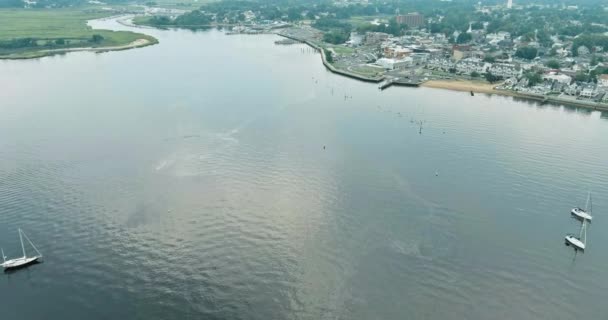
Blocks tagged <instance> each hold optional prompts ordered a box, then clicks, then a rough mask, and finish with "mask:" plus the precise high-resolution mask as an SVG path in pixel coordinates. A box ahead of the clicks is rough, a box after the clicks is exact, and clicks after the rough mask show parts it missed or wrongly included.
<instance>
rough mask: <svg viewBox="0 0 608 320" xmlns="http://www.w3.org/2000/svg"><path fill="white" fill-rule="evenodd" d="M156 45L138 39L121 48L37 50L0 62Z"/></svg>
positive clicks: (1, 58) (152, 42)
mask: <svg viewBox="0 0 608 320" xmlns="http://www.w3.org/2000/svg"><path fill="white" fill-rule="evenodd" d="M155 44H158V40H156V38H154V40H150V39H146V38H139V39H137V40H134V41H132V42H131V43H127V44H125V45H122V46H106V47H79V48H61V49H46V50H38V51H32V52H30V53H20V54H17V55H15V56H10V55H8V56H0V60H26V59H38V58H43V57H49V56H53V55H57V54H64V53H69V52H95V53H101V52H109V51H122V50H129V49H135V48H143V47H147V46H151V45H155Z"/></svg>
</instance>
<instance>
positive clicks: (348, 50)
mask: <svg viewBox="0 0 608 320" xmlns="http://www.w3.org/2000/svg"><path fill="white" fill-rule="evenodd" d="M231 3H234V5H230V4H231ZM243 3H246V5H244V4H243ZM437 3H440V4H444V5H445V7H444V9H443V10H436V9H435V10H433V11H431V13H430V14H429V13H427V14H424V13H422V12H423V11H425V8H424V6H423V7H421V8H420V9H421V11H420V12H415V11H412V12H407V13H401V12H399V11H400V9H399V8H398V7H394V6H391V5H387V4H379V3H376V2H374V3H372V2H371V1H369V2H368V1H337V2H334V3H332V4H330V5H316V4H315V5H300V6H296V7H289V8H287V9H285V10H284V11H283V12H282V11H279V10H278V9H276V7H273V6H272V5H270V4H262V3H258V4H257V5H256V2H242V1H235V2H227V1H223V2H219V3H217V4H209V5H206V6H203V7H201V10H200V11H195V12H198V13H197V14H198V15H202V16H206V17H207V18H206V19H208V21H209V22H211V23H215V25H217V26H221V25H223V26H229V27H228V30H229V31H228V33H229V34H234V33H265V32H273V33H278V34H279V35H282V36H284V37H287V38H290V39H292V40H295V41H299V42H305V43H307V44H309V45H311V46H313V47H314V48H316V49H318V50H319V51H320V52H321V53H322V56H323V61H324V63H325V65H326V66H327V67H328V68H329V69H331V70H332V71H334V72H337V73H341V74H343V75H346V76H350V77H354V78H357V79H360V80H365V81H373V82H378V83H382V84H381V87H382V88H384V87H386V86H387V85H390V84H392V83H397V84H405V85H413V86H416V85H419V84H422V83H424V82H426V81H429V80H438V79H440V80H453V81H457V80H466V81H469V82H474V83H484V82H485V83H488V84H492V85H493V87H492V88H493V90H496V91H498V92H504V93H510V94H517V95H522V96H528V97H532V98H538V99H540V100H545V101H546V100H552V101H559V102H566V103H568V102H569V103H573V104H578V105H588V106H600V107H601V106H603V105H604V104H608V63H607V62H608V26H607V25H606V24H604V22H605V21H608V20H602V19H604V18H605V17H607V16H608V6H605V7H599V10H597V7H582V6H578V5H566V4H562V3H560V4H554V3H551V2H546V3H540V4H526V5H519V4H517V3H514V2H513V0H504V2H494V3H489V4H484V3H483V2H477V3H468V2H465V3H456V2H454V3H452V2H451V1H439V2H434V3H433V5H435V6H436V5H437ZM237 4H238V5H237ZM236 8H238V9H236ZM593 8H595V9H593ZM412 9H417V8H416V7H413V8H412ZM272 10H274V12H273V11H272ZM426 11H429V10H426ZM269 12H270V13H269ZM433 12H436V13H433ZM437 12H438V13H437ZM178 19H179V18H178ZM143 24H145V21H144V23H143ZM472 91H474V90H472Z"/></svg>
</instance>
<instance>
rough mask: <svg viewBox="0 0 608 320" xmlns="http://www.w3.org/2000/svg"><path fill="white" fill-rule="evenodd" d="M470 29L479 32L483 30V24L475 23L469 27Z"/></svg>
mask: <svg viewBox="0 0 608 320" xmlns="http://www.w3.org/2000/svg"><path fill="white" fill-rule="evenodd" d="M471 29H473V30H481V29H483V22H481V21H477V22H475V23H473V24H472V25H471Z"/></svg>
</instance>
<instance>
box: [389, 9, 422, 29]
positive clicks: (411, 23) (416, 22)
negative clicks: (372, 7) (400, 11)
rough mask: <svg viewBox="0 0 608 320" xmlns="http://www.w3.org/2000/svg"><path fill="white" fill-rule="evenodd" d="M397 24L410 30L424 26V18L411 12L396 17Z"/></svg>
mask: <svg viewBox="0 0 608 320" xmlns="http://www.w3.org/2000/svg"><path fill="white" fill-rule="evenodd" d="M396 19H397V23H399V24H405V25H407V26H408V27H410V28H418V27H420V26H422V25H424V16H423V15H421V14H419V13H418V12H412V13H408V14H404V15H399V16H397V18H396Z"/></svg>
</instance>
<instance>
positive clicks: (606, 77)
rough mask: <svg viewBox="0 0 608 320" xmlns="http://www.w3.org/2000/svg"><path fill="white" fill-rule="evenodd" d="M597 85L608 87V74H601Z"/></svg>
mask: <svg viewBox="0 0 608 320" xmlns="http://www.w3.org/2000/svg"><path fill="white" fill-rule="evenodd" d="M597 85H598V86H600V87H604V88H608V74H601V75H599V76H598V77H597Z"/></svg>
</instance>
